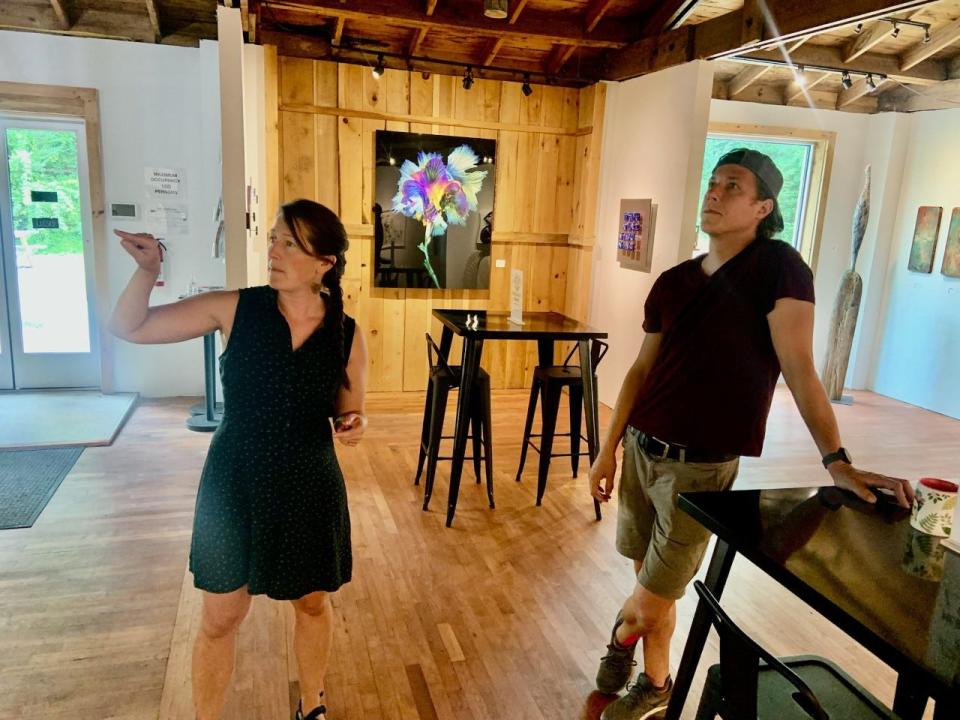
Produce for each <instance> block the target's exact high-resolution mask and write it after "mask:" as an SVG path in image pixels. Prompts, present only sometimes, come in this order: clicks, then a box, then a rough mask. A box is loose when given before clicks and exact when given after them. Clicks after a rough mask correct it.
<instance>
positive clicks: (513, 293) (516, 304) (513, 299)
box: [510, 268, 523, 325]
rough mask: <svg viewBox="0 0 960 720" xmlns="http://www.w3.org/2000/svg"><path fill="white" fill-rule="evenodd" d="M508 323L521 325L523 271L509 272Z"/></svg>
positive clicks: (514, 270)
mask: <svg viewBox="0 0 960 720" xmlns="http://www.w3.org/2000/svg"><path fill="white" fill-rule="evenodd" d="M510 322H512V323H514V324H515V325H523V270H517V269H516V268H514V269H513V270H511V271H510Z"/></svg>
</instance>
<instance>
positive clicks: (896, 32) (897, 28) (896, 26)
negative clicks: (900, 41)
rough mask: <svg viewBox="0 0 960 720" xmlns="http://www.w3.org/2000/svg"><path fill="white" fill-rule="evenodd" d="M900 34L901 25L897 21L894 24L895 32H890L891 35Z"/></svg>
mask: <svg viewBox="0 0 960 720" xmlns="http://www.w3.org/2000/svg"><path fill="white" fill-rule="evenodd" d="M899 34H900V26H899V25H897V24H896V23H894V24H893V32H891V33H890V37H892V38H895V37H897V35H899Z"/></svg>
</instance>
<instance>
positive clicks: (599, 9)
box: [583, 0, 613, 32]
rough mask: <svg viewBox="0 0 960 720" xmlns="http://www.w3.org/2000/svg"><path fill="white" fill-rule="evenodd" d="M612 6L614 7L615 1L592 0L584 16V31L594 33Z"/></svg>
mask: <svg viewBox="0 0 960 720" xmlns="http://www.w3.org/2000/svg"><path fill="white" fill-rule="evenodd" d="M611 5H613V0H592V1H591V3H590V5H589V6H588V7H587V12H586V13H585V14H584V16H583V29H584V30H585V31H586V32H593V29H594V28H595V27H596V26H597V23H599V22H600V21H601V20H602V19H603V16H604V14H605V13H606V12H607V10H609V9H610V6H611Z"/></svg>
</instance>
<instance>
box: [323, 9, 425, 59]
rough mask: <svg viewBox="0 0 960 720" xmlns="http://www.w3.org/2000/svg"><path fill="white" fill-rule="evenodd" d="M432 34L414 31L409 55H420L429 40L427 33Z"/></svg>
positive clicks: (422, 30) (338, 22)
mask: <svg viewBox="0 0 960 720" xmlns="http://www.w3.org/2000/svg"><path fill="white" fill-rule="evenodd" d="M342 19H343V18H340V19H338V20H337V24H338V25H339V24H340V20H342ZM428 32H430V28H423V27H422V28H418V29H416V30H414V31H413V38H412V39H411V40H410V52H409V53H408V54H409V55H419V54H420V46H421V45H423V41H424V40H426V39H427V33H428Z"/></svg>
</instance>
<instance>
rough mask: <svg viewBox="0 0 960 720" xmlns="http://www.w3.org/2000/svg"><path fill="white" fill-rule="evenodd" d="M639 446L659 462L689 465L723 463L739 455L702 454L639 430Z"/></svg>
mask: <svg viewBox="0 0 960 720" xmlns="http://www.w3.org/2000/svg"><path fill="white" fill-rule="evenodd" d="M637 445H638V446H639V447H641V448H643V450H645V451H646V452H647V454H648V455H651V456H652V457H654V458H656V459H657V460H677V461H679V462H689V463H722V462H729V461H730V460H736V459H737V457H738V456H737V455H729V454H726V453H716V452H700V451H699V450H695V449H693V448H688V447H686V446H685V445H676V444H674V443H668V442H664V441H662V440H657V438H655V437H653V436H651V435H647V434H646V433H644V432H641V431H639V430H637Z"/></svg>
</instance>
